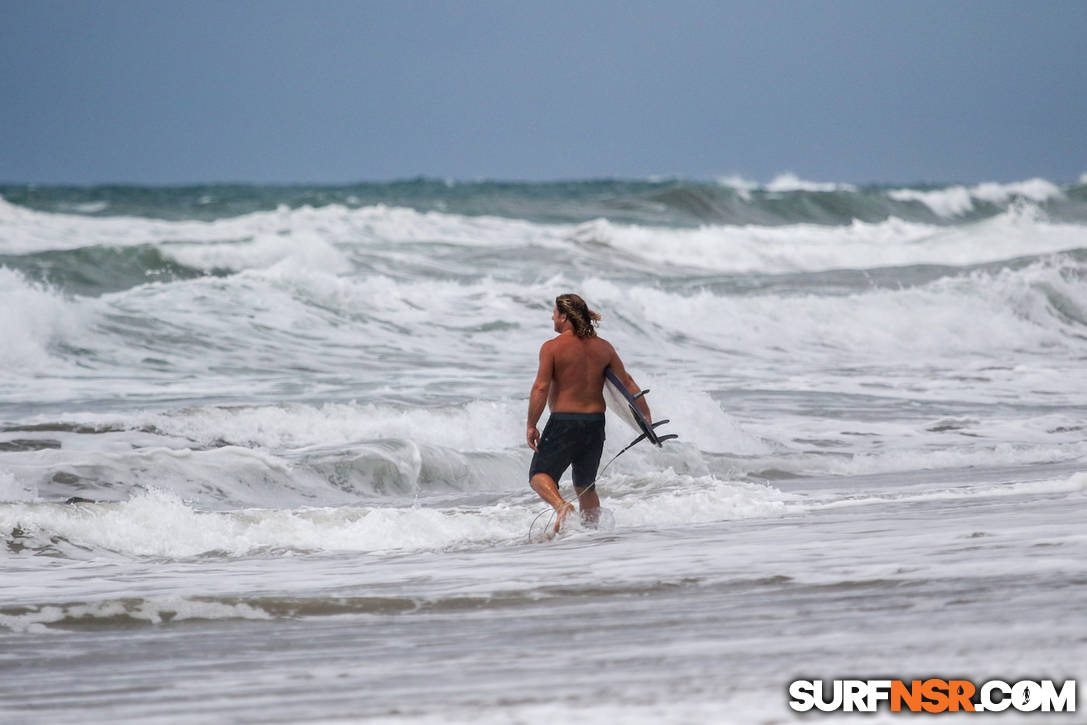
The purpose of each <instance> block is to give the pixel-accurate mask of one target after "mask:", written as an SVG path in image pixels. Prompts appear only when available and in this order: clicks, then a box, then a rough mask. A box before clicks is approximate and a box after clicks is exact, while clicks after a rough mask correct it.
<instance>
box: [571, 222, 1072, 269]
mask: <svg viewBox="0 0 1087 725" xmlns="http://www.w3.org/2000/svg"><path fill="white" fill-rule="evenodd" d="M578 236H579V238H582V239H593V240H595V241H599V242H604V243H607V244H609V245H611V246H614V247H616V248H618V249H621V250H623V251H625V252H628V253H633V254H637V255H639V256H641V257H643V258H645V259H650V260H655V261H657V262H659V263H662V264H669V265H674V264H678V265H683V266H686V267H694V268H702V269H708V270H714V271H720V272H769V273H782V272H798V271H819V270H830V269H866V268H873V267H887V266H905V265H915V264H944V265H969V264H979V263H984V262H992V261H998V260H1003V259H1011V258H1014V257H1019V256H1026V255H1039V254H1049V253H1053V252H1059V251H1064V250H1070V249H1079V248H1082V247H1083V246H1084V237H1083V231H1082V227H1080V226H1077V225H1070V224H1052V223H1048V222H1044V221H1041V220H1039V219H1037V217H1036V216H1035V215H1033V214H1032V213H1031V212H1030V210H1023V209H1018V208H1017V209H1012V210H1009V211H1007V212H1004V213H1003V214H1001V215H999V216H997V217H994V218H992V219H987V220H984V221H981V222H977V223H975V224H972V225H966V226H963V227H952V228H947V227H937V226H931V225H927V224H918V223H914V222H906V221H903V220H900V219H895V218H892V219H889V220H887V221H884V222H879V223H874V224H872V223H867V222H860V221H855V222H853V223H852V224H851V225H849V226H846V227H828V226H821V225H814V224H799V225H791V226H780V227H759V226H705V227H701V228H698V229H690V230H682V229H676V230H670V231H667V232H661V231H660V230H654V229H650V228H647V227H640V226H628V225H621V224H613V223H611V222H606V221H602V220H601V221H596V222H592V223H590V224H585V225H582V226H581V227H580V228H579V230H578Z"/></svg>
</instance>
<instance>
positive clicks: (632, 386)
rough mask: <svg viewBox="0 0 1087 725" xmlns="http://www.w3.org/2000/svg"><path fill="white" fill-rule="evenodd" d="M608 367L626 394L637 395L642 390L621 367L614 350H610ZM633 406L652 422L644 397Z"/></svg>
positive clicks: (621, 364) (624, 368) (636, 400)
mask: <svg viewBox="0 0 1087 725" xmlns="http://www.w3.org/2000/svg"><path fill="white" fill-rule="evenodd" d="M608 366H609V367H611V371H612V372H613V373H615V376H616V377H617V378H619V380H620V381H621V382H622V383H623V385H625V386H626V388H627V392H629V393H630V394H631V395H637V394H638V393H640V392H642V389H641V388H639V387H638V384H637V383H636V382H634V378H632V377H631V376H630V373H628V372H627V369H626V367H624V366H623V361H622V360H620V359H619V353H617V352H615V348H614V347H613V348H612V349H611V361H610V362H608ZM634 404H635V405H637V406H638V410H640V411H642V415H644V416H645V419H646V420H647V421H649V422H650V423H652V422H653V415H652V414H651V413H650V412H649V403H647V402H645V396H644V395H643V396H642V397H640V398H636V399H635V401H634Z"/></svg>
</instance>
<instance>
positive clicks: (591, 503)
mask: <svg viewBox="0 0 1087 725" xmlns="http://www.w3.org/2000/svg"><path fill="white" fill-rule="evenodd" d="M574 491H575V492H577V500H578V503H579V504H580V505H581V520H582V521H584V522H585V523H586V524H589V525H590V526H595V525H596V523H597V522H598V521H600V497H599V496H598V495H596V486H595V485H593V486H589V487H587V488H575V489H574Z"/></svg>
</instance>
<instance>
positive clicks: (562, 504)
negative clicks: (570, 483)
mask: <svg viewBox="0 0 1087 725" xmlns="http://www.w3.org/2000/svg"><path fill="white" fill-rule="evenodd" d="M528 484H529V485H530V486H532V490H533V491H535V492H536V493H537V494H539V496H540V498H542V499H543V500H544V501H546V502H547V503H549V504H551V506H552V507H553V508H554V509H555V533H556V534H557V533H558V532H559V529H560V528H562V522H563V521H565V520H566V517H567V515H569V513H570V512H571V511H573V510H574V505H573V504H572V503H569V502H567V501H565V500H564V499H563V498H562V496H561V495H560V494H559V487H558V485H557V484H556V483H555V479H553V478H551V476H549V475H547V474H546V473H537V474H536V475H535V476H533V477H532V478H530V479H529V482H528ZM596 505H597V506H599V505H600V501H599V500H598V501H597V503H596Z"/></svg>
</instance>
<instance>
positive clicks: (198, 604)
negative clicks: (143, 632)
mask: <svg viewBox="0 0 1087 725" xmlns="http://www.w3.org/2000/svg"><path fill="white" fill-rule="evenodd" d="M120 618H124V619H132V620H136V621H144V622H147V623H148V624H161V623H162V622H164V621H170V622H181V621H185V620H199V619H258V620H260V619H263V620H267V619H272V616H271V615H270V614H268V613H267V612H265V611H264V610H262V609H259V608H257V607H253V606H252V605H249V604H246V603H244V602H239V603H236V604H228V603H225V602H211V601H202V600H199V599H192V598H189V597H180V596H171V597H158V598H154V599H151V600H142V599H141V600H138V601H125V600H105V601H98V602H86V603H79V604H57V605H46V606H40V607H35V608H32V609H30V610H29V611H27V612H25V613H22V614H3V613H0V627H6V628H7V629H9V630H11V631H13V632H31V633H34V634H41V633H44V632H48V631H49V628H48V627H47V626H46V625H49V624H56V623H58V622H64V623H67V624H76V623H83V624H87V623H93V622H94V621H95V620H99V621H101V620H116V619H120Z"/></svg>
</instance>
